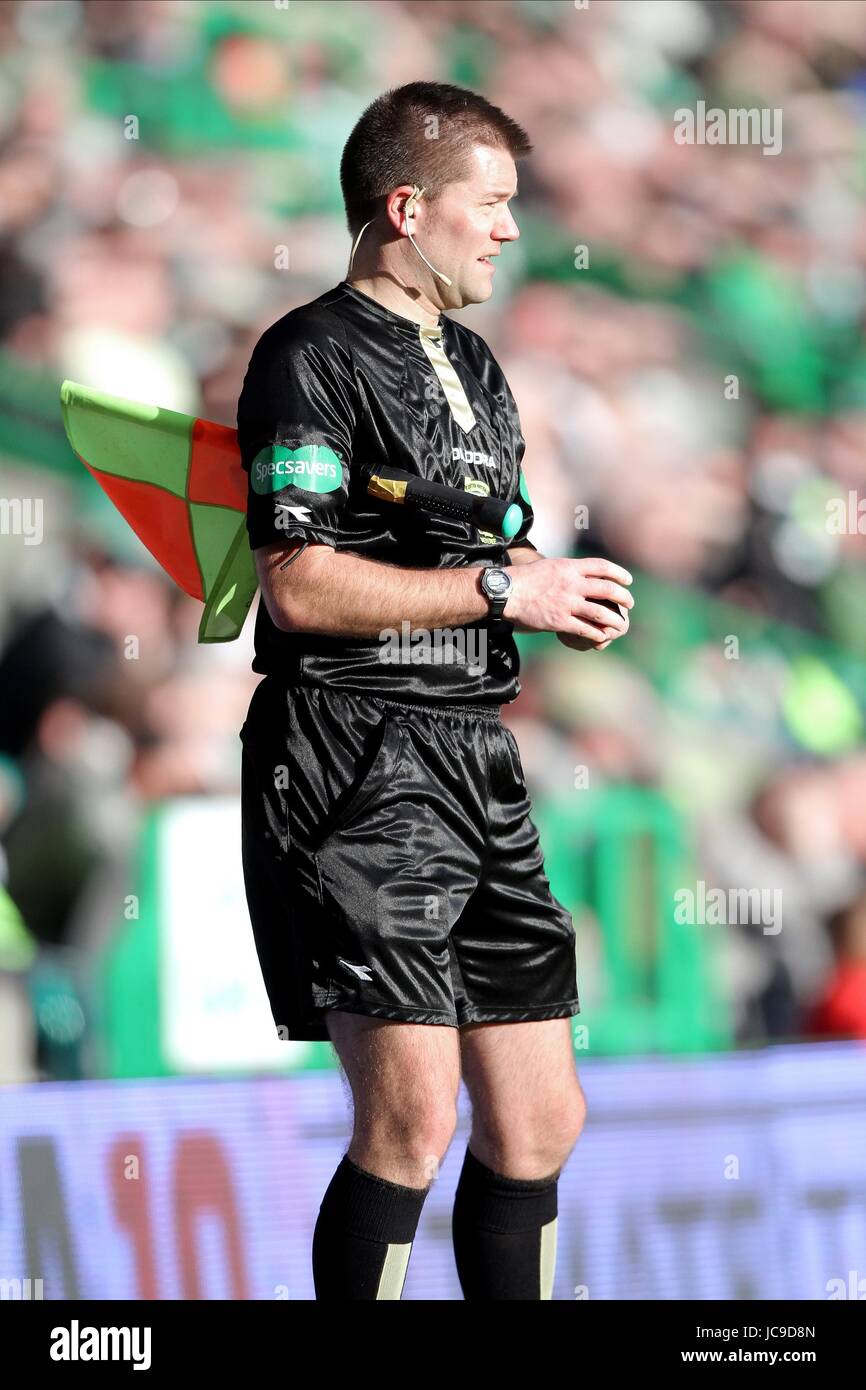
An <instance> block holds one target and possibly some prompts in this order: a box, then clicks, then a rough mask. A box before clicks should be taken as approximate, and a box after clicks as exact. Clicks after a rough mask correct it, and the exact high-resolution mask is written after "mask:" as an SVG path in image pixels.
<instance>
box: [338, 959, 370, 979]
mask: <svg viewBox="0 0 866 1390" xmlns="http://www.w3.org/2000/svg"><path fill="white" fill-rule="evenodd" d="M337 960H338V961H339V963H340V965H345V967H346V969H347V970H351V971H352V974H353V975H357V977H358V979H359V980H372V978H373V976H372V975H371V974H370V966H369V965H355V964H353V962H352V961H350V960H343V957H342V956H337Z"/></svg>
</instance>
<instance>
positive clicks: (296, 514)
mask: <svg viewBox="0 0 866 1390" xmlns="http://www.w3.org/2000/svg"><path fill="white" fill-rule="evenodd" d="M280 512H282V513H283V515H282V516H280ZM312 520H313V518H312V516H311V515H310V509H309V507H290V506H289V505H288V503H287V502H278V503H277V515H276V516H275V517H274V525H275V526H278V527H280V529H281V530H283V531H285V529H286V527H287V526H289V525H290V524H291V522H293V521H303V522H307V523H309V522H311V521H312Z"/></svg>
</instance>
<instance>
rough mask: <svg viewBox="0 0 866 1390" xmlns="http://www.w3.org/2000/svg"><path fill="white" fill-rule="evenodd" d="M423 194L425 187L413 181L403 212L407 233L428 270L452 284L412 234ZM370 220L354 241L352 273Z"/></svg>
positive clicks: (351, 258) (350, 266)
mask: <svg viewBox="0 0 866 1390" xmlns="http://www.w3.org/2000/svg"><path fill="white" fill-rule="evenodd" d="M423 196H424V189H423V188H419V187H418V185H417V183H413V185H412V192H411V193H410V194H409V197H408V198H407V199H406V204H405V207H404V209H403V213H404V216H405V218H406V235H407V236H408V238H409V240H410V241H411V243H412V245H413V246H414V248H415V250H416V251H417V252H418V255H419V256H420V257H421V259H422V261H423V262H424V264H425V265H426V267H427V269H428V270H432V272H433V274H434V275H438V276H439V279H440V280H441V281H442V282H443V284H445V285H450V284H451V281H450V280H449V279H448V276H447V275H443V274H442V271H441V270H437V269H436V267H435V265H431V264H430V262H429V261H428V259H427V257H426V256H425V255H424V252H423V251H422V250H421V248H420V246H419V245H418V243H417V241H415V238H414V237H413V236H412V223H413V222H414V220H415V217H414V214H415V204H416V203H417V201H418V199H419V198H423ZM372 221H373V218H372V217H371V218H370V222H372ZM370 222H365V223H364V225H363V227H362V228H361V230H360V232H359V233H358V235H357V236H356V237H355V241H354V243H353V245H352V251H351V254H350V256H349V274H350V275H351V274H352V266H353V264H354V262H355V252H356V251H357V249H358V242H359V241H360V240H361V237H362V236H363V235H364V233H365V232H366V230H367V228H368V227H369V225H370Z"/></svg>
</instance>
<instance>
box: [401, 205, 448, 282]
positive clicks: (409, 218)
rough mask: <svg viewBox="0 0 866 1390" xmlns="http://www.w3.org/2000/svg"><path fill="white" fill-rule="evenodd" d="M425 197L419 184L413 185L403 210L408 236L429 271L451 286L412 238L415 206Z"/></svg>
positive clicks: (445, 276) (446, 277)
mask: <svg viewBox="0 0 866 1390" xmlns="http://www.w3.org/2000/svg"><path fill="white" fill-rule="evenodd" d="M423 196H424V189H423V188H419V187H418V185H417V183H413V185H412V192H411V194H410V195H409V197H408V198H407V199H406V206H405V207H404V209H403V212H404V215H405V217H406V235H407V237H408V238H409V240H410V241H411V243H412V245H413V246H414V247H415V250H416V251H417V252H418V255H419V256H420V257H421V259H422V261H423V262H424V264H425V265H426V267H427V269H428V270H432V271H433V274H434V275H438V277H439V279H440V280H441V281H442V283H443V284H445V285H450V284H451V281H450V280H449V279H448V276H447V275H443V274H442V271H441V270H437V269H436V267H435V265H431V264H430V262H429V261H428V259H427V257H426V256H425V255H424V252H423V251H422V250H421V247H420V246H419V245H418V243H417V241H415V239H414V237H413V236H412V223H413V222H414V220H415V204H416V203H417V201H418V199H419V198H423Z"/></svg>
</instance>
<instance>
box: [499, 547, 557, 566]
mask: <svg viewBox="0 0 866 1390" xmlns="http://www.w3.org/2000/svg"><path fill="white" fill-rule="evenodd" d="M508 557H509V559H510V560H511V563H512V565H531V564H532V562H533V560H546V559H547V556H546V555H542V553H541V551H540V550H536V549H535V546H534V545H530V544H529V542H528V541H525V542H523V544H521V545H510V546H509V547H508Z"/></svg>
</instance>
